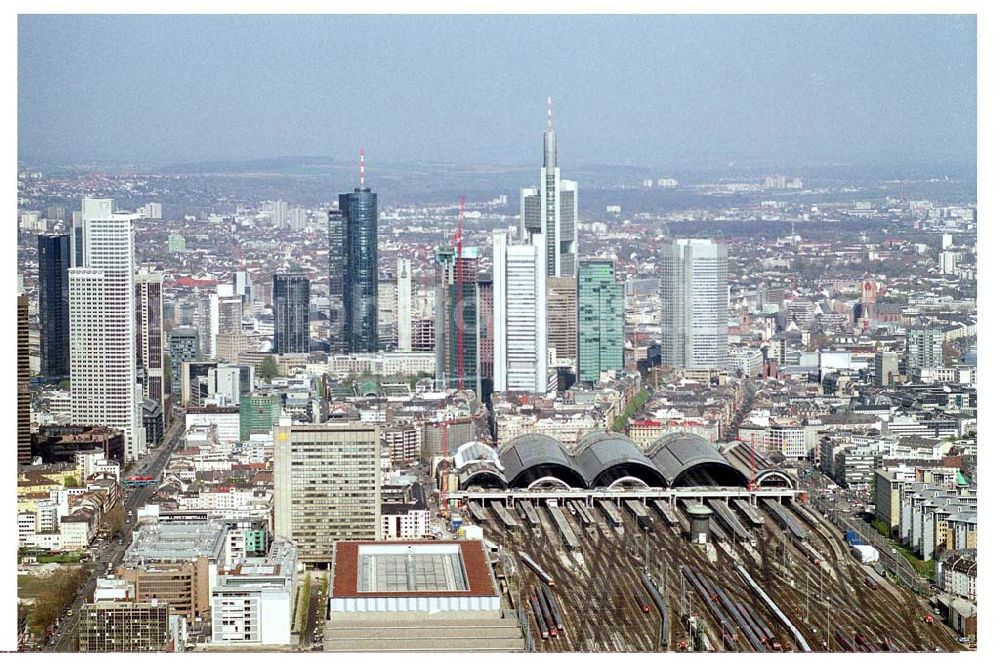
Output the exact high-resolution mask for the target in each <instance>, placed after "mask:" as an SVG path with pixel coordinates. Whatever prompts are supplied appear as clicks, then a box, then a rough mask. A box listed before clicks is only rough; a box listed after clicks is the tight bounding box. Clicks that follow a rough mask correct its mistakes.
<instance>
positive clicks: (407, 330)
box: [396, 259, 413, 351]
mask: <svg viewBox="0 0 1000 666" xmlns="http://www.w3.org/2000/svg"><path fill="white" fill-rule="evenodd" d="M412 279H413V276H412V265H411V263H410V260H409V259H397V260H396V347H397V348H398V349H399V351H410V350H411V349H412V347H413V282H412Z"/></svg>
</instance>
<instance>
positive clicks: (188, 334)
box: [168, 327, 199, 404]
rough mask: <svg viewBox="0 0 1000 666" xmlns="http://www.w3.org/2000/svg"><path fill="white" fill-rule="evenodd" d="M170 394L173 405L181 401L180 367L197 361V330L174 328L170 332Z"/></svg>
mask: <svg viewBox="0 0 1000 666" xmlns="http://www.w3.org/2000/svg"><path fill="white" fill-rule="evenodd" d="M168 339H169V347H170V393H171V395H172V396H173V402H174V404H177V402H178V401H179V400H180V399H181V392H182V390H181V365H182V364H183V363H185V362H187V361H197V360H198V347H199V345H198V329H196V328H191V327H182V328H175V329H174V330H172V331H170V335H169V336H168Z"/></svg>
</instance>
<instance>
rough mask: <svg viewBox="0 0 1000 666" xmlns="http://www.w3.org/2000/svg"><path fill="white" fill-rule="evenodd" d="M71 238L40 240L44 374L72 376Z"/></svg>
mask: <svg viewBox="0 0 1000 666" xmlns="http://www.w3.org/2000/svg"><path fill="white" fill-rule="evenodd" d="M69 252H70V247H69V236H68V235H57V236H39V237H38V320H39V324H40V327H41V340H40V342H41V355H42V367H41V370H42V372H41V374H42V375H43V376H45V377H66V376H69V265H70V257H69Z"/></svg>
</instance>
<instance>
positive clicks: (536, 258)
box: [493, 231, 548, 393]
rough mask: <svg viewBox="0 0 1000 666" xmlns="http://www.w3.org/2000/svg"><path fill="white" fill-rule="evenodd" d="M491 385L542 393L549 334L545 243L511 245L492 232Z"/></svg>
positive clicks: (537, 238) (540, 240) (536, 239)
mask: <svg viewBox="0 0 1000 666" xmlns="http://www.w3.org/2000/svg"><path fill="white" fill-rule="evenodd" d="M493 334H494V347H493V350H494V351H493V353H494V364H493V381H494V383H493V387H494V390H496V391H526V392H531V393H544V392H545V391H546V390H547V388H548V366H547V363H546V337H545V246H544V239H543V238H542V236H540V235H536V236H535V237H534V240H533V242H532V243H531V244H524V245H510V244H508V241H507V233H506V232H505V231H495V232H494V233H493Z"/></svg>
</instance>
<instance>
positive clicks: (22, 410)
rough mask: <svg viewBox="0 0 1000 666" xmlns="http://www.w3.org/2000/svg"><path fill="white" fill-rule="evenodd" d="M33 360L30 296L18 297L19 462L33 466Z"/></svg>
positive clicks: (21, 295) (19, 295)
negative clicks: (29, 320)
mask: <svg viewBox="0 0 1000 666" xmlns="http://www.w3.org/2000/svg"><path fill="white" fill-rule="evenodd" d="M30 381H31V359H30V357H29V354H28V295H27V294H23V293H22V294H18V296H17V462H18V464H19V465H30V464H31V389H30V388H29V383H30Z"/></svg>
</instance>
